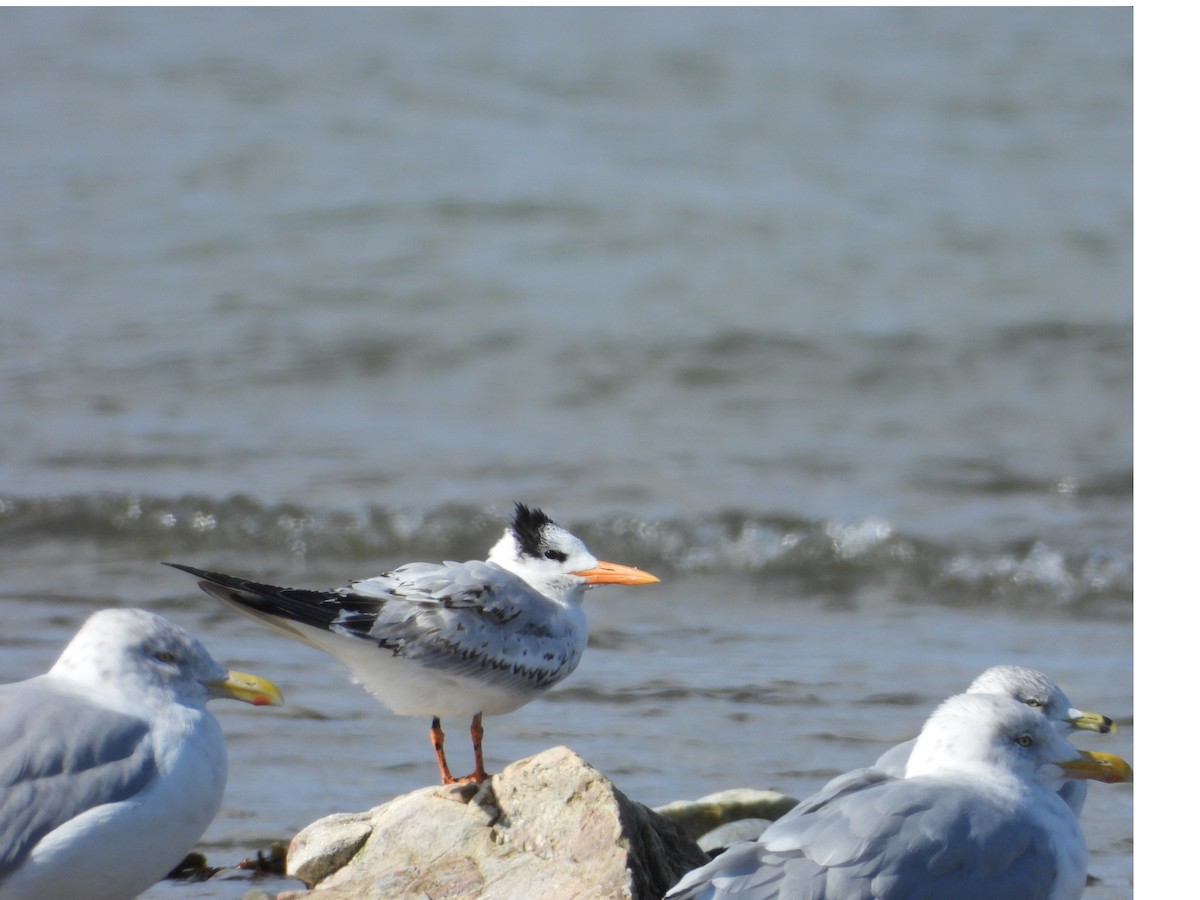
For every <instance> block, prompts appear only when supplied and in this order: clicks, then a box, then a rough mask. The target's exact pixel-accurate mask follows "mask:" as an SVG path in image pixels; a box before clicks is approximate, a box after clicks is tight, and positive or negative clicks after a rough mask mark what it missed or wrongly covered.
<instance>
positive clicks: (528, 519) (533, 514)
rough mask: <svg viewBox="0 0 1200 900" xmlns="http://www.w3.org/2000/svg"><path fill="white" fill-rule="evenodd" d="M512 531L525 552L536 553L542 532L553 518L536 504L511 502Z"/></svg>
mask: <svg viewBox="0 0 1200 900" xmlns="http://www.w3.org/2000/svg"><path fill="white" fill-rule="evenodd" d="M513 505H514V506H515V507H516V509H515V510H514V511H513V517H512V524H511V525H510V526H509V527H510V528H512V532H513V534H514V535H516V537H517V543H519V544H520V545H521V549H523V550H524V551H525V552H526V553H530V554H536V553H537V551H538V547H539V545H540V544H541V541H542V532H543V530H545V528H546V526H547V525H553V524H554V520H553V519H551V518H550V517H549V516H548V515H546V514H545V513H544V512H542V511H541V510H540V509H538V508H537V507H536V506H526V505H525V504H524V503H522V502H521V501H520V500H518V501H516V502H515V503H514V504H513Z"/></svg>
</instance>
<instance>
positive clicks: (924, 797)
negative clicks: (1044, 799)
mask: <svg viewBox="0 0 1200 900" xmlns="http://www.w3.org/2000/svg"><path fill="white" fill-rule="evenodd" d="M860 771H861V772H868V773H869V772H870V771H871V770H869V769H866V770H860ZM861 785H862V787H861V788H860V789H858V790H855V789H853V788H846V787H843V789H842V790H841V791H840V792H833V793H832V795H831V796H827V797H825V799H824V800H823V801H822V802H816V803H809V802H808V801H806V802H804V803H802V804H801V805H800V806H798V807H796V809H794V810H792V811H791V812H789V813H788V814H787V815H785V816H784V817H783V818H781V819H780V820H779V821H778V822H776V823H774V824H773V825H772V826H771V827H770V828H768V829H767V830H766V831H765V832H764V833H763V835H762V836H761V837H760V838H759V839H758V840H757V841H755V842H753V843H750V844H739V845H735V846H734V847H731V848H730V849H729V850H728V851H726V853H725V854H723V855H722V856H719V857H717V858H716V859H715V860H713V861H712V862H711V863H709V864H708V865H707V866H705V867H703V868H701V869H698V870H696V871H695V872H692V873H690V874H689V875H688V876H686V877H685V879H684V880H683V881H681V882H680V884H679V885H678V886H677V887H676V889H675V890H674V891H673V892H672V893H670V894H668V898H669V900H685V898H720V897H734V896H736V897H737V898H738V900H766V898H806V900H831V898H838V900H870V898H874V897H888V898H896V900H902V898H918V897H919V898H923V900H961V898H964V897H970V898H973V900H1011V898H1013V897H1021V898H1025V900H1035V898H1045V897H1048V896H1049V893H1050V891H1051V890H1052V888H1053V885H1054V882H1055V879H1056V877H1057V864H1056V858H1055V854H1054V849H1053V846H1052V842H1051V837H1050V835H1049V834H1048V833H1047V832H1045V831H1044V830H1043V829H1042V828H1041V827H1040V826H1037V825H1035V824H1034V823H1032V822H1028V821H1022V820H1015V821H1014V819H1013V818H1012V816H1011V813H1010V812H1009V811H1006V810H1003V809H1000V808H997V807H995V806H994V805H993V804H992V803H991V802H990V801H988V800H987V799H986V798H984V797H981V796H980V795H978V794H976V793H974V792H970V791H963V790H961V789H955V787H954V786H952V785H946V784H931V783H929V782H928V781H927V780H925V779H907V780H883V781H878V780H876V781H874V782H873V780H872V779H871V778H870V777H866V776H863V777H862V779H861ZM822 793H824V792H822ZM814 799H815V798H814Z"/></svg>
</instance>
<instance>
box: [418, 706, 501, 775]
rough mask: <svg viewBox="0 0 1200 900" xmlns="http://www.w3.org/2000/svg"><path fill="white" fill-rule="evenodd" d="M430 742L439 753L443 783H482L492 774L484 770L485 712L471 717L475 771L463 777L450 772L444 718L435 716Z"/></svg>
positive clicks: (438, 762) (434, 750) (439, 768)
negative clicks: (443, 725)
mask: <svg viewBox="0 0 1200 900" xmlns="http://www.w3.org/2000/svg"><path fill="white" fill-rule="evenodd" d="M429 742H430V743H431V744H433V752H434V753H436V754H437V764H438V774H439V775H441V776H442V784H462V783H464V782H469V781H470V782H474V783H475V784H480V783H481V782H484V781H487V780H488V779H489V778H490V777H491V776H490V775H488V773H487V772H485V771H483V713H475V715H474V716H473V717H472V718H471V744H472V745H473V746H474V747H475V771H474V772H472V773H471V774H470V775H464V776H463V777H462V778H455V777H454V776H453V775H451V774H450V766H449V765H447V763H446V752H445V743H446V734H445V732H443V731H442V720H441V719H439V718H438V717H437V716H434V717H433V723H432V724H431V725H430V726H429Z"/></svg>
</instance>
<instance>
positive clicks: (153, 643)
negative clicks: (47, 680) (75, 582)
mask: <svg viewBox="0 0 1200 900" xmlns="http://www.w3.org/2000/svg"><path fill="white" fill-rule="evenodd" d="M50 674H52V675H55V676H58V677H63V678H68V679H71V680H73V681H76V682H79V683H83V684H86V685H88V686H89V687H91V688H101V689H103V688H107V689H108V690H109V691H110V692H114V693H116V694H123V695H125V696H127V697H129V698H130V699H131V701H132V702H139V701H142V700H143V698H148V697H156V698H158V699H160V700H162V701H166V702H170V701H174V702H178V703H182V704H184V705H187V706H194V707H200V706H203V705H204V704H205V703H206V702H207V701H208V700H210V699H212V698H214V697H229V698H231V699H234V700H241V701H243V702H245V703H251V704H253V705H255V706H279V705H281V704H282V703H283V695H282V694H281V693H280V691H279V689H278V688H277V687H275V685H273V684H271V682H269V681H267V680H266V679H264V678H259V677H258V676H256V675H249V674H246V673H244V672H232V671H230V670H228V669H226V668H225V667H224V666H222V665H220V664H219V663H217V662H216V661H215V660H214V659H213V658H212V656H210V655H209V653H208V651H207V650H206V649H205V648H204V645H203V644H201V643H200V642H199V641H198V640H196V639H195V638H194V637H192V636H191V635H190V634H188V633H187V632H186V631H185V630H184V629H182V628H180V627H179V626H178V625H175V624H173V623H171V622H168V621H167V620H166V619H164V618H162V617H161V616H157V615H155V614H154V613H151V612H147V611H145V610H143V609H105V610H101V611H100V612H98V613H95V614H93V615H92V616H91V617H90V618H89V619H88V620H87V621H86V622H85V623H84V625H83V627H82V628H80V629H79V632H78V633H77V634H76V635H75V637H74V638H72V639H71V642H70V643H69V644H67V646H66V648H65V649H64V650H63V652H62V654H61V655H60V656H59V658H58V661H57V662H56V663H55V664H54V666H53V667H52V668H51V670H50Z"/></svg>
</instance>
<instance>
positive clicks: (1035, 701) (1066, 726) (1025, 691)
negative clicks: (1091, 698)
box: [967, 666, 1117, 734]
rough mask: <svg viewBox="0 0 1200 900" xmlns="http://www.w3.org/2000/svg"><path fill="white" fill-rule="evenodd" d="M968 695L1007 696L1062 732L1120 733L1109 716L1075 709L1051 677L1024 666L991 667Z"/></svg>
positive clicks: (973, 682)
mask: <svg viewBox="0 0 1200 900" xmlns="http://www.w3.org/2000/svg"><path fill="white" fill-rule="evenodd" d="M967 693H968V694H1005V695H1007V696H1009V697H1012V698H1013V699H1014V700H1018V701H1020V702H1021V703H1024V704H1025V705H1026V706H1028V707H1030V708H1032V709H1036V710H1039V711H1040V712H1041V713H1042V715H1044V716H1045V717H1046V718H1047V719H1049V720H1050V721H1051V722H1053V723H1054V724H1055V725H1056V726H1057V727H1058V729H1059V731H1061V732H1063V733H1066V732H1069V731H1071V730H1072V729H1078V730H1081V731H1097V732H1099V733H1101V734H1108V733H1109V732H1111V731H1116V730H1117V726H1116V724H1115V723H1114V722H1113V720H1112V719H1110V718H1109V717H1108V716H1103V715H1101V714H1100V713H1094V712H1081V711H1080V710H1078V709H1075V708H1074V707H1073V706H1071V701H1070V700H1068V699H1067V695H1066V694H1064V693H1063V691H1062V688H1060V687H1059V686H1058V685H1057V684H1055V683H1054V681H1053V680H1052V679H1051V678H1050V677H1049V676H1048V675H1045V674H1043V673H1041V672H1039V671H1037V670H1036V669H1027V668H1025V667H1024V666H992V668H990V669H988V670H987V671H986V672H984V673H983V674H982V675H980V676H979V677H978V678H976V679H975V680H974V681H972V682H971V686H970V687H968V688H967Z"/></svg>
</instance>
